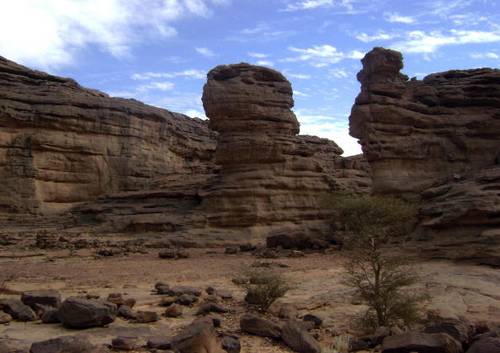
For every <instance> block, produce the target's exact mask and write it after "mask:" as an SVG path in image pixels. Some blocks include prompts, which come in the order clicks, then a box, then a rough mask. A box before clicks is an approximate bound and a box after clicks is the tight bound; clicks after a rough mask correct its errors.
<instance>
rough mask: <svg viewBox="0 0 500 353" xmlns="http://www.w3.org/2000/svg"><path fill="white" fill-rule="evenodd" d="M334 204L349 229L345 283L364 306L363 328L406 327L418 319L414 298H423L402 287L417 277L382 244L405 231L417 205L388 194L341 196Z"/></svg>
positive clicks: (419, 299)
mask: <svg viewBox="0 0 500 353" xmlns="http://www.w3.org/2000/svg"><path fill="white" fill-rule="evenodd" d="M334 208H335V210H336V212H337V216H338V220H339V221H340V222H341V223H342V224H343V225H344V227H345V229H346V230H347V231H348V234H349V235H348V236H347V237H346V239H345V244H346V246H347V247H348V249H349V250H350V251H349V252H348V253H347V254H348V257H349V261H348V263H347V265H346V269H347V275H346V278H345V283H346V284H347V285H349V286H350V287H352V288H354V289H355V295H356V296H358V297H359V298H360V299H361V300H362V301H363V302H364V303H365V304H366V305H367V306H368V310H367V312H366V313H365V315H364V317H363V318H362V320H361V322H362V324H363V326H364V328H366V329H370V330H374V329H376V328H377V327H380V326H391V325H395V324H398V323H403V324H404V325H406V326H410V325H411V324H413V323H415V322H416V321H418V319H419V306H418V303H419V302H420V301H421V300H422V299H423V297H422V296H417V295H411V294H409V293H408V292H407V291H405V288H407V287H408V286H411V285H413V284H415V283H416V282H417V281H418V277H417V276H416V274H415V273H414V271H413V270H412V268H411V266H410V265H409V262H408V260H407V259H405V258H402V257H398V256H395V255H390V254H388V252H387V251H386V249H384V247H385V245H386V244H387V243H389V242H390V241H391V240H392V239H394V238H397V237H399V236H401V235H404V234H405V232H406V231H408V229H409V225H411V224H412V223H413V222H414V219H415V215H416V209H415V207H414V206H412V205H411V204H408V203H406V202H404V201H401V200H398V199H394V198H389V197H374V196H368V195H339V196H337V197H336V198H335V199H334Z"/></svg>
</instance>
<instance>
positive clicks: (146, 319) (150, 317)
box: [134, 311, 160, 324]
mask: <svg viewBox="0 0 500 353" xmlns="http://www.w3.org/2000/svg"><path fill="white" fill-rule="evenodd" d="M158 320H160V316H159V315H158V313H157V312H155V311H136V312H135V319H134V322H136V323H138V324H147V323H151V322H156V321H158Z"/></svg>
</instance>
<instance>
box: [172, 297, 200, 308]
mask: <svg viewBox="0 0 500 353" xmlns="http://www.w3.org/2000/svg"><path fill="white" fill-rule="evenodd" d="M197 301H198V297H197V296H195V295H192V294H182V295H181V296H180V297H179V298H177V300H176V301H175V302H176V303H178V304H181V305H185V306H190V305H193V304H194V303H196V302H197Z"/></svg>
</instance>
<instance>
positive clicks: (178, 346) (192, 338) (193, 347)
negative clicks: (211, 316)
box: [172, 320, 224, 353]
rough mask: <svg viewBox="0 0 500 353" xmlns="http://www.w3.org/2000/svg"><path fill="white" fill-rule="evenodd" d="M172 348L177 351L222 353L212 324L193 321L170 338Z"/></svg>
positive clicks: (183, 352)
mask: <svg viewBox="0 0 500 353" xmlns="http://www.w3.org/2000/svg"><path fill="white" fill-rule="evenodd" d="M172 349H173V350H174V351H177V352H179V353H223V352H224V351H223V350H222V348H221V343H220V342H219V339H218V337H217V333H216V331H215V328H214V326H213V325H212V323H211V322H208V321H205V320H203V321H194V322H193V323H192V324H190V325H189V326H187V327H185V328H184V329H183V330H182V331H181V332H180V333H179V334H177V335H176V336H174V337H173V338H172Z"/></svg>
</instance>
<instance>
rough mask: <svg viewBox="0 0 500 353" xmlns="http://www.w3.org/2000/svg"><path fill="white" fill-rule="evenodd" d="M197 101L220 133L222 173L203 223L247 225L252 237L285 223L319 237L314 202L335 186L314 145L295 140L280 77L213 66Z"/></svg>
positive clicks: (208, 197)
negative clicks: (201, 95)
mask: <svg viewBox="0 0 500 353" xmlns="http://www.w3.org/2000/svg"><path fill="white" fill-rule="evenodd" d="M202 100H203V105H204V108H205V111H206V114H207V116H208V117H209V119H210V127H211V128H212V129H214V130H215V131H217V132H218V133H219V135H218V144H217V149H216V152H215V160H216V163H217V164H219V165H220V167H221V170H220V173H219V175H218V177H217V178H218V179H217V181H216V182H215V183H213V184H212V185H211V186H210V187H209V189H208V190H206V194H205V198H204V200H203V204H204V207H205V209H206V210H208V211H209V215H208V221H209V225H211V226H215V227H239V228H242V227H245V228H247V229H250V230H251V232H252V233H253V236H255V237H259V236H260V237H264V236H265V235H266V234H267V232H268V230H269V229H270V228H272V227H280V226H284V225H290V226H293V225H297V224H300V227H301V228H302V229H308V228H309V229H311V230H314V231H316V232H321V231H322V230H323V231H324V229H323V228H324V227H325V222H324V219H325V217H326V215H325V213H324V212H323V208H322V207H321V206H320V204H319V203H320V199H321V197H320V196H323V195H324V194H325V193H327V192H329V191H330V190H331V189H332V185H333V181H332V180H331V177H330V176H329V175H328V174H327V173H326V171H325V169H324V168H323V166H322V165H321V164H320V163H319V162H318V161H317V160H315V159H314V158H313V155H314V154H315V149H314V148H313V147H312V145H311V144H308V143H306V142H305V140H303V139H301V138H298V137H297V136H296V135H297V134H298V132H299V123H298V121H297V118H296V117H295V114H294V113H293V112H292V110H291V108H292V107H293V104H294V102H293V98H292V88H291V85H290V83H289V82H288V81H287V80H286V78H285V77H284V76H283V75H281V74H280V73H279V72H277V71H274V70H271V69H268V68H263V67H257V66H252V65H248V64H235V65H228V66H226V65H224V66H218V67H216V68H214V69H213V70H211V71H210V72H209V73H208V80H207V83H206V85H205V87H204V90H203V98H202Z"/></svg>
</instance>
